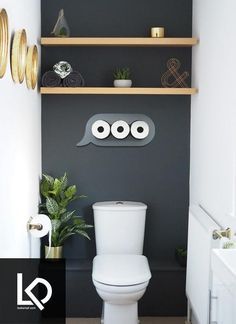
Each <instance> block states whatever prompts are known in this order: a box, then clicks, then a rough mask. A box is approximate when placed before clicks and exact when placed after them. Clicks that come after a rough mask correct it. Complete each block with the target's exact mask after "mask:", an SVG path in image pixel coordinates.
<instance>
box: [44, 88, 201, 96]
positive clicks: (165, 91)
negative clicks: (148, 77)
mask: <svg viewBox="0 0 236 324" xmlns="http://www.w3.org/2000/svg"><path fill="white" fill-rule="evenodd" d="M40 92H41V94H45V95H46V94H47V95H49V94H51V95H53V94H54V95H55V94H58V95H60V94H61V95H69V94H71V95H76V94H77V95H193V94H196V93H197V92H198V90H197V89H196V88H115V87H81V88H66V87H55V88H46V87H42V88H41V89H40Z"/></svg>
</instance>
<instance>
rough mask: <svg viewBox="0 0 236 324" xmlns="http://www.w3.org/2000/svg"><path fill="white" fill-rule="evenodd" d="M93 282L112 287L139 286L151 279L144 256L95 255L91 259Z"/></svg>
mask: <svg viewBox="0 0 236 324" xmlns="http://www.w3.org/2000/svg"><path fill="white" fill-rule="evenodd" d="M92 277H93V280H95V281H99V282H101V283H103V284H107V285H114V286H131V285H137V284H141V283H143V282H146V281H148V280H149V279H150V278H151V272H150V269H149V265H148V260H147V258H146V257H145V256H144V255H129V254H126V255H120V254H114V255H107V254H101V255H97V256H96V257H95V258H94V259H93V274H92Z"/></svg>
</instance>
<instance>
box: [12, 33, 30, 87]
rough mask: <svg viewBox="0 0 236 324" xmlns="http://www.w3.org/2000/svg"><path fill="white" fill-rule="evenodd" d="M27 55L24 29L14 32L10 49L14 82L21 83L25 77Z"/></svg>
mask: <svg viewBox="0 0 236 324" xmlns="http://www.w3.org/2000/svg"><path fill="white" fill-rule="evenodd" d="M26 55H27V36H26V31H25V29H21V30H18V31H17V32H15V35H14V39H13V43H12V50H11V73H12V79H13V81H14V82H16V83H22V82H23V81H24V77H25V67H26Z"/></svg>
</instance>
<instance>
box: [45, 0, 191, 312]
mask: <svg viewBox="0 0 236 324" xmlns="http://www.w3.org/2000/svg"><path fill="white" fill-rule="evenodd" d="M60 8H64V9H65V13H66V17H67V20H68V23H69V25H70V28H71V31H72V36H76V35H77V36H148V35H149V30H150V27H151V26H155V25H163V26H165V27H166V33H167V35H168V36H180V37H181V36H186V37H187V36H191V24H192V4H191V1H189V0H179V1H176V0H149V1H144V0H143V1H141V0H138V1H137V0H120V1H118V2H116V1H110V0H99V1H92V0H84V1H82V0H70V1H66V0H57V1H46V0H42V35H43V36H48V35H49V33H50V31H51V30H52V28H53V25H54V22H55V20H56V18H57V14H58V10H59V9H60ZM170 57H177V58H178V59H180V61H181V62H182V68H183V69H184V70H188V71H190V69H191V49H186V48H123V47H120V48H108V47H105V48H94V47H87V48H86V47H73V48H69V47H68V48H49V47H48V48H47V47H44V48H42V72H44V71H46V70H49V69H50V68H51V67H52V65H53V64H54V63H56V62H57V61H59V60H68V61H69V62H70V63H71V64H72V66H73V67H74V68H75V69H78V68H79V70H80V72H81V73H82V74H83V76H84V78H85V80H86V85H88V86H111V85H112V81H113V80H112V79H113V78H112V71H113V70H114V69H115V68H116V67H117V66H129V67H130V68H131V70H132V75H133V81H134V85H135V86H160V76H161V74H162V73H163V72H164V71H165V70H166V61H167V60H168V59H169V58H170ZM42 105H43V110H42V121H43V170H44V172H48V173H52V174H54V175H60V174H63V172H64V171H67V172H68V174H69V178H70V181H71V182H72V183H75V184H76V185H77V186H78V188H79V191H80V193H82V194H86V195H87V196H88V198H87V199H85V200H83V201H80V202H78V203H75V204H74V206H72V207H75V208H78V209H79V210H80V211H81V214H82V215H83V216H84V217H85V218H86V220H87V221H88V222H90V223H92V222H93V218H92V209H91V204H92V203H93V202H95V201H102V200H122V199H125V200H136V201H143V202H145V203H147V205H148V213H147V222H146V236H145V248H144V253H145V255H147V256H148V257H149V259H151V260H154V261H155V260H158V262H160V261H161V260H162V261H161V262H163V264H165V262H167V263H168V262H169V261H172V262H173V259H174V249H175V247H176V246H179V245H183V244H185V243H186V236H187V213H188V198H189V197H188V190H189V128H190V98H189V97H187V96H44V97H43V101H42ZM109 112H111V113H144V114H146V115H147V116H149V117H150V118H152V119H153V121H154V122H155V124H156V127H157V132H156V137H155V138H154V140H153V141H152V142H151V143H150V144H149V145H148V146H146V147H141V148H140V147H138V148H135V147H134V148H118V147H115V148H107V147H104V148H103V147H96V146H93V145H89V146H86V147H76V143H77V142H78V141H79V140H80V139H81V138H82V136H83V133H84V128H85V125H86V122H87V120H88V119H89V118H90V117H91V116H92V115H93V114H96V113H109ZM130 231H132V228H131V229H130ZM92 233H93V231H92ZM94 255H95V244H94V236H93V234H92V242H87V241H85V240H84V239H81V238H80V237H77V238H75V237H74V238H73V239H71V240H69V241H68V242H67V243H66V246H65V256H66V257H69V258H87V259H92V258H93V256H94ZM182 288H183V286H182ZM157 289H158V288H157ZM181 294H183V291H181ZM182 297H183V296H182ZM153 298H155V296H153ZM182 312H184V310H182ZM144 313H145V312H144Z"/></svg>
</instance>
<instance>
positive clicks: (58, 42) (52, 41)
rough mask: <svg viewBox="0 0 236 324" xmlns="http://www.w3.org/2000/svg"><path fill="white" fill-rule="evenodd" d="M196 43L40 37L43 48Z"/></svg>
mask: <svg viewBox="0 0 236 324" xmlns="http://www.w3.org/2000/svg"><path fill="white" fill-rule="evenodd" d="M197 43H198V39H197V38H195V37H189V38H183V37H182V38H169V37H165V38H152V37H42V38H41V45H44V46H143V47H145V46H160V47H161V46H163V47H191V46H194V45H196V44H197Z"/></svg>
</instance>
